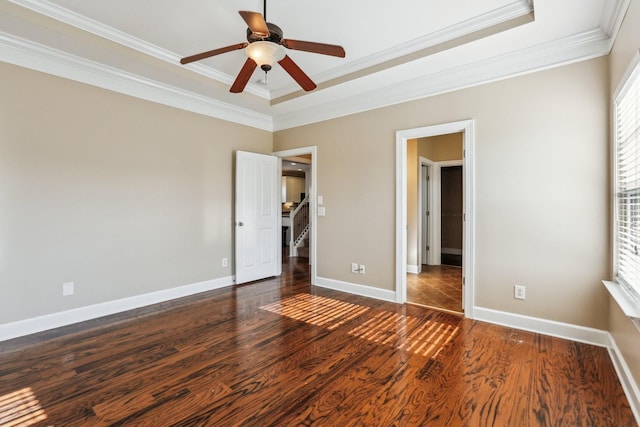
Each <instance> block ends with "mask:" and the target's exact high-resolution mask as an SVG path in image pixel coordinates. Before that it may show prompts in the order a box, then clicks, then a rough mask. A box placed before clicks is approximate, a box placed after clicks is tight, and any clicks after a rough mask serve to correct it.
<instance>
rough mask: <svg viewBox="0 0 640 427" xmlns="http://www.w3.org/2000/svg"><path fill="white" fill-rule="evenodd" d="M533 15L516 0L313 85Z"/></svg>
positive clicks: (277, 93)
mask: <svg viewBox="0 0 640 427" xmlns="http://www.w3.org/2000/svg"><path fill="white" fill-rule="evenodd" d="M533 12H534V9H533V4H531V2H530V1H529V0H516V1H513V2H512V3H510V4H508V5H506V6H502V7H499V8H497V9H494V10H492V11H490V12H487V13H484V14H482V15H479V16H474V17H473V18H471V19H468V20H466V21H463V22H458V23H456V24H454V25H451V26H449V27H446V28H442V29H440V30H437V31H434V32H432V33H429V34H427V35H424V36H422V37H418V38H416V39H414V40H411V41H408V42H406V43H403V44H401V45H397V46H392V47H390V48H388V49H385V50H383V51H380V52H376V53H375V54H373V55H369V56H366V57H364V58H361V59H359V60H356V61H351V62H349V63H347V64H344V65H341V66H338V67H335V68H332V69H330V70H328V71H325V72H322V73H318V74H317V75H315V76H314V80H315V81H316V82H326V81H330V80H333V79H337V78H340V77H342V76H346V75H349V74H352V73H358V72H359V71H361V70H367V69H368V68H371V67H375V66H377V65H379V64H383V63H385V62H389V61H393V60H397V59H399V58H403V57H406V56H408V55H411V54H414V53H416V52H420V51H424V50H426V49H429V48H434V47H437V46H439V45H442V44H444V43H449V42H451V41H453V40H456V39H461V38H463V37H467V36H469V35H470V34H473V33H477V32H479V31H482V30H486V29H488V28H491V27H495V26H498V25H503V24H505V23H506V22H509V21H513V20H516V19H519V18H522V17H524V16H526V15H529V14H531V13H533ZM299 89H300V88H299V86H297V85H295V84H293V83H292V84H289V85H287V86H285V87H283V88H281V89H278V90H274V91H273V92H272V94H271V99H278V98H280V97H282V96H286V95H288V94H290V93H293V92H296V91H298V90H299Z"/></svg>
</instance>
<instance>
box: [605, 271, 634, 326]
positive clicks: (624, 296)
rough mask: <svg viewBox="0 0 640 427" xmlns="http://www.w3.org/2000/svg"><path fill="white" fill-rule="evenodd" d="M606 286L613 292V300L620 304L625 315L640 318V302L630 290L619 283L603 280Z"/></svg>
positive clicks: (610, 292)
mask: <svg viewBox="0 0 640 427" xmlns="http://www.w3.org/2000/svg"><path fill="white" fill-rule="evenodd" d="M602 284H604V286H605V288H607V290H608V291H609V294H611V297H612V298H613V300H614V301H615V302H616V303H617V304H618V307H620V309H621V310H622V312H623V313H624V315H625V316H627V317H630V318H632V319H640V303H638V301H637V300H636V299H635V298H633V296H631V294H630V293H629V291H627V290H626V289H624V288H623V287H622V286H621V285H620V284H619V283H616V282H611V281H608V280H603V281H602Z"/></svg>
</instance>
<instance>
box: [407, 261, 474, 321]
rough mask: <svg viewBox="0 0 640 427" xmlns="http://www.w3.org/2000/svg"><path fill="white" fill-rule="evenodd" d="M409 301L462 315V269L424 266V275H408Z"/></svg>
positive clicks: (444, 266)
mask: <svg viewBox="0 0 640 427" xmlns="http://www.w3.org/2000/svg"><path fill="white" fill-rule="evenodd" d="M407 301H409V302H411V303H414V304H420V305H424V306H428V307H435V308H442V309H445V310H449V311H455V312H458V313H462V268H460V267H454V266H449V265H423V266H422V273H420V274H407Z"/></svg>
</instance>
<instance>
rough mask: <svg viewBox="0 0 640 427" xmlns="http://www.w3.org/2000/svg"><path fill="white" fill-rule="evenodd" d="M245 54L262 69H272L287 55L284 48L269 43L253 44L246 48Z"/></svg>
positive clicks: (258, 42)
mask: <svg viewBox="0 0 640 427" xmlns="http://www.w3.org/2000/svg"><path fill="white" fill-rule="evenodd" d="M245 52H246V54H247V56H248V57H249V58H251V59H253V60H254V61H255V62H256V63H257V64H258V66H259V67H261V68H262V66H263V65H268V66H269V67H272V66H273V64H275V63H276V62H278V61H280V60H282V58H284V57H285V55H286V52H285V50H284V47H282V46H281V45H279V44H276V43H273V42H269V41H257V42H253V43H251V44H250V45H249V46H247V47H246V48H245Z"/></svg>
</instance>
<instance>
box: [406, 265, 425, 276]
mask: <svg viewBox="0 0 640 427" xmlns="http://www.w3.org/2000/svg"><path fill="white" fill-rule="evenodd" d="M420 270H422V266H421V265H407V273H410V274H420Z"/></svg>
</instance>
